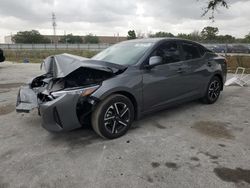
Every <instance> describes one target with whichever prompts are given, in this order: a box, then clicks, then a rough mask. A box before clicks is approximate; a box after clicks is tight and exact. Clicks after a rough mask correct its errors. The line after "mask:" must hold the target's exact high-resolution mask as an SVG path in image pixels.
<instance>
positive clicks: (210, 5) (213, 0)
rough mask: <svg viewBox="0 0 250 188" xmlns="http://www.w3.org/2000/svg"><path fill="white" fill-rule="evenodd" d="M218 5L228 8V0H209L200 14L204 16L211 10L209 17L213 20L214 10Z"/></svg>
mask: <svg viewBox="0 0 250 188" xmlns="http://www.w3.org/2000/svg"><path fill="white" fill-rule="evenodd" d="M218 7H225V8H228V0H209V1H208V2H207V5H206V7H205V8H204V12H203V14H202V16H205V15H206V14H207V13H208V12H211V15H210V17H209V19H212V20H214V11H215V10H216V9H217V8H218Z"/></svg>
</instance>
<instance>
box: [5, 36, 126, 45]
mask: <svg viewBox="0 0 250 188" xmlns="http://www.w3.org/2000/svg"><path fill="white" fill-rule="evenodd" d="M43 36H44V37H46V38H48V39H50V41H51V43H53V42H54V40H55V42H56V43H58V41H59V40H60V39H61V38H62V37H64V35H56V37H54V35H43ZM12 37H13V36H12V35H8V36H5V37H4V43H6V44H13V42H12ZM81 37H82V39H83V41H84V36H81ZM97 37H98V38H99V43H105V44H115V43H118V42H122V41H125V40H127V37H122V36H97Z"/></svg>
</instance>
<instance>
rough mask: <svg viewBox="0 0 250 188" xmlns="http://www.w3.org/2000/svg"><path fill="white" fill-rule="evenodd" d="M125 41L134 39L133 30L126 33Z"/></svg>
mask: <svg viewBox="0 0 250 188" xmlns="http://www.w3.org/2000/svg"><path fill="white" fill-rule="evenodd" d="M127 39H128V40H132V39H136V34H135V30H129V31H128V36H127Z"/></svg>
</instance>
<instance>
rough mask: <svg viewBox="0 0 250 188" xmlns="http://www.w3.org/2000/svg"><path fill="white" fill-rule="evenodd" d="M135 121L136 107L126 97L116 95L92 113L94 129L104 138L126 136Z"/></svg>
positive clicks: (99, 105)
mask: <svg viewBox="0 0 250 188" xmlns="http://www.w3.org/2000/svg"><path fill="white" fill-rule="evenodd" d="M133 120H134V106H133V104H132V103H131V101H130V100H129V99H128V98H127V97H126V96H124V95H120V94H114V95H111V96H109V97H108V98H106V99H105V100H104V101H102V102H100V104H98V106H97V108H96V109H95V110H94V112H93V113H92V117H91V122H92V127H93V129H94V130H95V132H96V133H97V134H99V135H100V136H102V137H103V138H108V139H114V138H118V137H121V136H123V135H124V134H126V132H127V131H128V129H129V128H130V126H131V124H132V122H133Z"/></svg>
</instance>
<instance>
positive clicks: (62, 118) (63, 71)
mask: <svg viewBox="0 0 250 188" xmlns="http://www.w3.org/2000/svg"><path fill="white" fill-rule="evenodd" d="M107 65H108V64H107V63H106V62H105V63H102V62H95V61H92V60H89V59H85V58H82V57H78V56H72V55H68V54H62V55H57V56H50V57H48V58H47V59H46V60H45V62H44V64H43V66H44V68H45V70H46V74H44V75H42V76H39V77H36V78H35V79H33V80H32V82H31V83H29V84H28V85H26V86H22V87H21V88H20V90H19V93H18V96H17V105H16V111H17V112H26V113H27V112H30V111H31V110H32V109H34V108H38V112H39V114H40V115H41V117H42V126H43V127H44V128H45V129H47V130H49V131H56V132H58V131H69V130H73V129H76V128H79V127H81V126H82V124H84V123H88V120H89V117H90V114H91V112H92V110H93V107H94V106H95V105H96V104H97V103H98V99H96V98H94V97H92V96H91V94H92V93H94V92H95V91H96V90H97V89H98V88H99V87H100V86H101V84H102V81H104V80H106V79H108V78H111V77H113V76H115V75H116V74H118V73H119V72H121V71H122V70H123V69H121V68H117V67H116V66H112V65H111V66H107Z"/></svg>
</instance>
